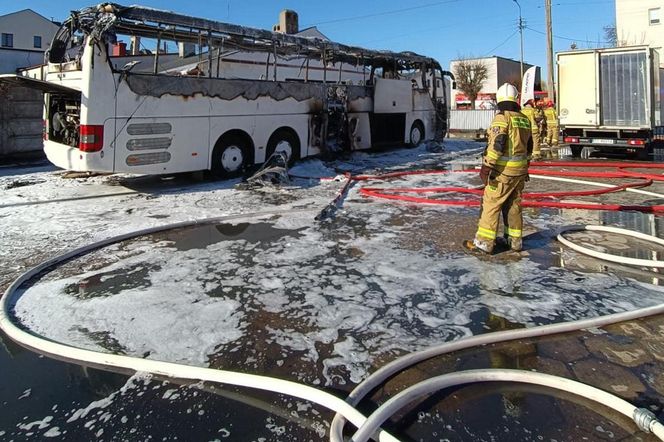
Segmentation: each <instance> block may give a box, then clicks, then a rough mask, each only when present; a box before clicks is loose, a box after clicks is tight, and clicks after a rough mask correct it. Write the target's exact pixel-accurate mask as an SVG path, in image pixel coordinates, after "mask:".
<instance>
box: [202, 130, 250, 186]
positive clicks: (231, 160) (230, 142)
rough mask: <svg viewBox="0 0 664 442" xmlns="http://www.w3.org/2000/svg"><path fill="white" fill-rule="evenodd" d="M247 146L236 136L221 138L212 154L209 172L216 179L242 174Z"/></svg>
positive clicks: (246, 156) (246, 155) (246, 157)
mask: <svg viewBox="0 0 664 442" xmlns="http://www.w3.org/2000/svg"><path fill="white" fill-rule="evenodd" d="M248 151H249V149H248V148H247V145H246V143H245V141H244V140H243V139H242V137H239V136H236V135H230V136H225V137H223V138H221V139H220V140H219V141H218V142H217V145H216V146H215V147H214V152H213V153H212V166H211V168H210V170H211V171H212V174H213V175H214V176H215V177H217V178H231V177H235V176H238V175H240V174H241V173H242V171H243V169H244V167H245V166H246V163H247V159H248V154H247V153H248Z"/></svg>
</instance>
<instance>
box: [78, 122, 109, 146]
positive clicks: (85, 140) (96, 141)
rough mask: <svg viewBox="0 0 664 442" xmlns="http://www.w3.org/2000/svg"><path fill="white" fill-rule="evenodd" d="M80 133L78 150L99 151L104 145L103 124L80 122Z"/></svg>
mask: <svg viewBox="0 0 664 442" xmlns="http://www.w3.org/2000/svg"><path fill="white" fill-rule="evenodd" d="M80 135H81V138H80V140H79V142H78V149H79V150H80V151H82V152H99V151H100V150H101V149H102V148H103V147H104V126H98V125H87V124H82V125H81V131H80Z"/></svg>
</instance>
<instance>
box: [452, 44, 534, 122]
mask: <svg viewBox="0 0 664 442" xmlns="http://www.w3.org/2000/svg"><path fill="white" fill-rule="evenodd" d="M462 61H472V62H477V61H481V62H482V63H483V64H484V65H485V66H486V67H487V70H488V78H487V79H486V80H485V81H484V84H483V86H482V90H481V91H480V93H479V95H478V96H477V100H476V101H475V108H476V109H492V108H493V107H494V106H495V102H496V91H497V90H498V88H499V87H500V86H501V85H502V84H503V83H507V82H509V83H512V84H517V85H520V84H521V63H520V62H519V61H516V60H512V59H510V58H503V57H497V56H493V57H485V58H475V59H464V60H453V61H452V62H451V63H450V71H451V72H452V73H454V72H455V67H456V66H457V65H458V64H459V63H461V62H462ZM532 66H533V65H531V64H527V63H524V64H523V71H524V72H525V71H527V70H528V69H529V68H531V67H532ZM540 71H541V69H540V68H539V67H538V68H537V74H536V77H535V89H536V90H538V89H540V87H539V86H540V83H541V80H540ZM469 107H470V101H469V100H468V98H467V97H466V96H465V95H464V94H463V92H461V91H460V90H457V89H452V108H453V109H457V108H469Z"/></svg>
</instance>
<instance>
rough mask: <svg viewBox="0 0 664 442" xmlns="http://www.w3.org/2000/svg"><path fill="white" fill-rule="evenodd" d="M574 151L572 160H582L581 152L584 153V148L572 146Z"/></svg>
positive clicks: (571, 148)
mask: <svg viewBox="0 0 664 442" xmlns="http://www.w3.org/2000/svg"><path fill="white" fill-rule="evenodd" d="M569 148H570V150H571V151H572V158H581V152H583V146H570V147H569Z"/></svg>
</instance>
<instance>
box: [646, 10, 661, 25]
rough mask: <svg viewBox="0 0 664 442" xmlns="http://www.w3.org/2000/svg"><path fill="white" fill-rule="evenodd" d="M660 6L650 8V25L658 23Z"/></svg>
mask: <svg viewBox="0 0 664 442" xmlns="http://www.w3.org/2000/svg"><path fill="white" fill-rule="evenodd" d="M659 10H660V8H654V9H648V22H649V23H650V25H651V26H652V25H658V24H659V23H660V22H659Z"/></svg>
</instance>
